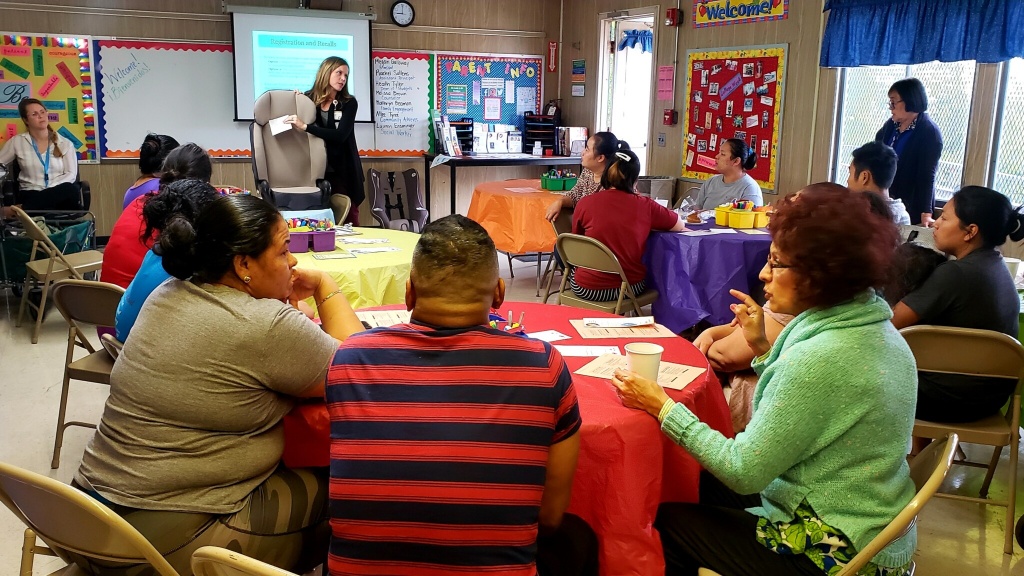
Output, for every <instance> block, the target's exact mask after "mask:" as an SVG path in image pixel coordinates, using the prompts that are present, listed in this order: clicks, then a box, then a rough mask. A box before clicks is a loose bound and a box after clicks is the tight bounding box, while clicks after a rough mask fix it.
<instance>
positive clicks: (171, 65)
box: [93, 39, 249, 158]
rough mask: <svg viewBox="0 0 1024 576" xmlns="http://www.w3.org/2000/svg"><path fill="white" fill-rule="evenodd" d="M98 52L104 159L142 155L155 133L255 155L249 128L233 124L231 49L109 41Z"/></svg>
mask: <svg viewBox="0 0 1024 576" xmlns="http://www.w3.org/2000/svg"><path fill="white" fill-rule="evenodd" d="M93 47H94V52H95V55H96V95H97V98H96V101H97V102H96V103H97V111H98V116H99V118H100V121H99V134H100V142H101V144H102V146H101V153H102V155H103V157H104V158H138V157H139V146H140V145H141V144H142V141H143V139H145V137H146V134H147V133H150V132H152V133H154V134H166V135H168V136H171V137H172V138H174V139H175V140H177V141H178V142H181V143H182V144H184V143H186V142H195V143H196V144H198V145H199V146H201V147H203V148H204V149H205V150H207V151H208V152H209V153H210V156H214V157H221V158H223V157H240V156H249V123H248V122H235V121H234V99H233V94H234V82H233V74H232V69H231V67H232V65H233V63H232V58H231V45H230V44H216V43H182V42H153V41H135V40H133V41H124V40H112V39H111V40H96V41H95V42H93Z"/></svg>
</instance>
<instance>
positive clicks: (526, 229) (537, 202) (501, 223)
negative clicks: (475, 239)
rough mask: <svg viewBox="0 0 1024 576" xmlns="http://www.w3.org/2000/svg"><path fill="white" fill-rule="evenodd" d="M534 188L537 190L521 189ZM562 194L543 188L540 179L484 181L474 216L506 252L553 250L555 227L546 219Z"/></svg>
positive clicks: (474, 202)
mask: <svg viewBox="0 0 1024 576" xmlns="http://www.w3.org/2000/svg"><path fill="white" fill-rule="evenodd" d="M528 188H531V189H533V190H534V191H533V192H525V191H520V190H526V189H528ZM559 198H560V196H559V195H557V194H553V193H551V192H548V191H547V190H541V189H540V180H504V181H501V182H481V183H480V184H477V185H476V188H475V189H474V190H473V200H472V202H470V204H469V212H468V213H467V214H466V215H467V216H468V217H469V218H470V219H472V220H476V221H477V222H479V223H480V225H481V226H483V227H484V229H486V230H487V233H488V234H490V235H491V239H492V240H494V245H495V246H496V247H497V248H498V250H501V251H502V252H507V253H509V254H525V253H527V252H551V250H552V249H553V248H554V246H555V230H554V228H552V227H551V223H550V222H548V221H547V220H546V219H545V218H544V214H545V213H546V212H547V208H548V206H550V205H551V203H552V202H554V201H555V200H558V199H559Z"/></svg>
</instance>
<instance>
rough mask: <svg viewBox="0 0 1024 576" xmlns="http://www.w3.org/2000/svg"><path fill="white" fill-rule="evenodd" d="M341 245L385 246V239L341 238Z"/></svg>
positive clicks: (386, 240)
mask: <svg viewBox="0 0 1024 576" xmlns="http://www.w3.org/2000/svg"><path fill="white" fill-rule="evenodd" d="M341 242H342V243H343V244H387V243H388V239H387V238H342V239H341Z"/></svg>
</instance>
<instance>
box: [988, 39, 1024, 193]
mask: <svg viewBox="0 0 1024 576" xmlns="http://www.w3.org/2000/svg"><path fill="white" fill-rule="evenodd" d="M1006 69H1007V71H1006V77H1005V82H1004V88H1003V92H1004V94H1003V100H1002V102H1001V103H1000V104H1001V111H1002V112H1001V116H1002V117H1001V122H1000V125H999V126H998V127H997V129H996V133H997V134H998V136H997V140H996V152H995V169H994V170H992V188H994V189H996V190H998V191H1000V192H1002V193H1003V194H1006V195H1007V196H1008V197H1009V198H1010V202H1012V203H1013V204H1014V205H1015V206H1016V205H1018V204H1024V60H1021V59H1020V58H1014V59H1013V60H1011V61H1010V62H1009V64H1008V65H1007V66H1006Z"/></svg>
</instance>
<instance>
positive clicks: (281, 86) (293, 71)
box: [252, 30, 356, 101]
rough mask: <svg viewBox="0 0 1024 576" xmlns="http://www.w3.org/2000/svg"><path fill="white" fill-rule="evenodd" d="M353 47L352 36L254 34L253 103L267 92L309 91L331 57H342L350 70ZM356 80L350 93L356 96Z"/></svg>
mask: <svg viewBox="0 0 1024 576" xmlns="http://www.w3.org/2000/svg"><path fill="white" fill-rule="evenodd" d="M354 44H355V43H354V39H353V37H352V36H345V35H338V34H308V33H294V32H268V31H263V30H253V32H252V56H253V58H252V66H253V101H255V100H256V98H258V97H259V96H260V94H263V93H264V92H266V91H267V90H301V91H306V90H309V89H310V88H311V87H312V86H313V80H315V79H316V71H317V68H319V67H320V63H321V62H323V61H324V58H327V57H328V56H340V57H342V58H344V59H345V61H346V62H348V63H349V66H350V67H351V66H352V62H353V61H354V59H353V46H354ZM350 72H351V71H350ZM353 80H354V77H349V85H348V90H349V93H352V92H355V85H356V83H355V82H354V81H353Z"/></svg>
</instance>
